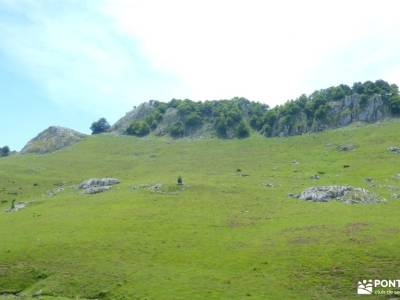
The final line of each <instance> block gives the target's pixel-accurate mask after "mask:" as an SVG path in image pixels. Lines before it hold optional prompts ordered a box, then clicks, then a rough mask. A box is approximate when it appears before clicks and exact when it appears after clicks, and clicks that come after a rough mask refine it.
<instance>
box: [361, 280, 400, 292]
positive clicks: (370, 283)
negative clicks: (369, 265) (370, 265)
mask: <svg viewBox="0 0 400 300" xmlns="http://www.w3.org/2000/svg"><path fill="white" fill-rule="evenodd" d="M391 288H393V289H391ZM357 294H358V295H372V294H373V295H400V279H374V280H372V279H368V280H366V279H364V280H360V281H358V282H357Z"/></svg>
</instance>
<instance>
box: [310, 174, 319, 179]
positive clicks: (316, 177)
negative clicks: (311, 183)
mask: <svg viewBox="0 0 400 300" xmlns="http://www.w3.org/2000/svg"><path fill="white" fill-rule="evenodd" d="M320 178H321V176H319V175H313V176H311V177H310V179H316V180H318V179H320Z"/></svg>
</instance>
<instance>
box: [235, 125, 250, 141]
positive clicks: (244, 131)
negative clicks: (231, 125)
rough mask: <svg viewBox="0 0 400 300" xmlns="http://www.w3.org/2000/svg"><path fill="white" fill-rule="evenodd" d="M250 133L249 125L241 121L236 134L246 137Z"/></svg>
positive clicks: (239, 136) (241, 137)
mask: <svg viewBox="0 0 400 300" xmlns="http://www.w3.org/2000/svg"><path fill="white" fill-rule="evenodd" d="M249 135H250V130H249V128H248V127H247V125H246V124H245V123H244V122H243V121H241V122H240V123H239V125H238V126H237V128H236V136H237V137H238V138H240V139H243V138H246V137H248V136H249Z"/></svg>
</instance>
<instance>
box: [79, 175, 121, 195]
mask: <svg viewBox="0 0 400 300" xmlns="http://www.w3.org/2000/svg"><path fill="white" fill-rule="evenodd" d="M118 183H120V181H119V179H117V178H91V179H88V180H86V181H83V182H82V183H81V184H80V185H79V188H80V189H81V190H83V193H84V194H97V193H102V192H106V191H108V190H109V189H111V186H112V185H115V184H118Z"/></svg>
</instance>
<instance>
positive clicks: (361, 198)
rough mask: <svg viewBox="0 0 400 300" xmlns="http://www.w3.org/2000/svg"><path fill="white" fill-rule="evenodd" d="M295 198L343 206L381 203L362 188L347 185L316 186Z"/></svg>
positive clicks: (380, 200)
mask: <svg viewBox="0 0 400 300" xmlns="http://www.w3.org/2000/svg"><path fill="white" fill-rule="evenodd" d="M297 198H299V199H301V200H306V201H313V202H329V201H332V200H337V201H340V202H343V203H345V204H373V203H380V202H383V201H384V200H383V199H380V198H379V197H378V196H376V195H375V194H373V193H371V192H369V191H368V190H366V189H363V188H355V187H352V186H349V185H343V186H342V185H330V186H318V187H311V188H307V189H305V190H304V191H303V192H302V193H301V194H300V195H297Z"/></svg>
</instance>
